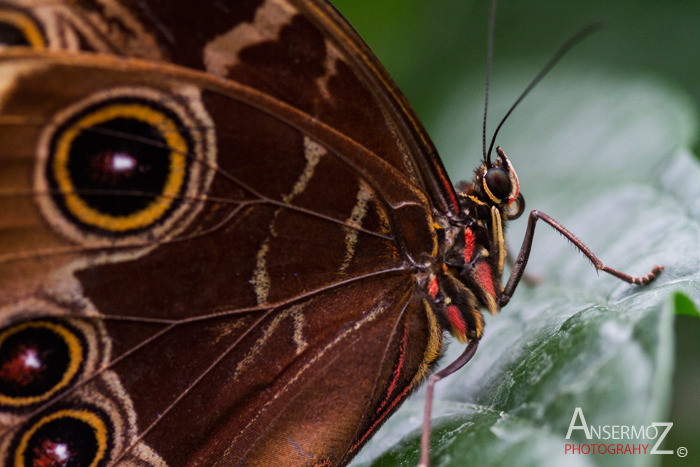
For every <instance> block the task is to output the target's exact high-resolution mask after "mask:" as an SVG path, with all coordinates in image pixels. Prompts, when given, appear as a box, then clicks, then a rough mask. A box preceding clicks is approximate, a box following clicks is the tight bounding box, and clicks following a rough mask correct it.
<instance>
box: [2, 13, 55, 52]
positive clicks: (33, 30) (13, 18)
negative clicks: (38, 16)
mask: <svg viewBox="0 0 700 467" xmlns="http://www.w3.org/2000/svg"><path fill="white" fill-rule="evenodd" d="M0 22H4V23H8V24H10V25H12V26H14V27H16V28H17V29H19V30H20V31H22V33H24V38H25V39H27V42H29V45H30V46H31V48H32V49H34V50H44V49H46V42H45V41H44V36H43V35H42V34H41V31H40V30H39V27H38V26H37V24H36V23H35V22H34V21H33V20H32V19H31V18H29V16H27V15H25V14H24V13H21V12H19V11H13V10H0ZM7 45H8V46H10V47H14V45H12V44H7ZM19 47H21V46H19Z"/></svg>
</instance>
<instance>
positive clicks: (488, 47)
mask: <svg viewBox="0 0 700 467" xmlns="http://www.w3.org/2000/svg"><path fill="white" fill-rule="evenodd" d="M497 3H498V1H497V0H493V1H492V2H491V13H490V16H489V32H488V39H487V45H486V92H485V96H484V122H483V124H482V126H481V151H482V152H483V153H484V162H485V163H486V165H487V166H488V167H491V158H490V157H488V156H487V155H486V115H487V114H488V111H489V84H490V82H491V65H492V64H493V31H494V28H495V24H496V4H497Z"/></svg>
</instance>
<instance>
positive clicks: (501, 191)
mask: <svg viewBox="0 0 700 467" xmlns="http://www.w3.org/2000/svg"><path fill="white" fill-rule="evenodd" d="M484 180H485V182H486V189H487V190H488V191H489V192H490V194H491V195H492V196H493V197H494V198H496V199H498V200H503V199H505V198H507V197H508V195H510V189H511V187H510V179H509V178H508V174H507V173H506V172H505V170H503V169H499V168H495V167H494V168H492V169H489V171H488V172H486V175H485V177H484Z"/></svg>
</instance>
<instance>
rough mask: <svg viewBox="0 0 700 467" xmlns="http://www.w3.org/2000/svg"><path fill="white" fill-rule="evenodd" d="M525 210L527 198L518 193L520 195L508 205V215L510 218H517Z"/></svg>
mask: <svg viewBox="0 0 700 467" xmlns="http://www.w3.org/2000/svg"><path fill="white" fill-rule="evenodd" d="M523 212H525V198H524V197H523V195H522V194H521V193H518V197H517V198H515V199H514V200H513V201H511V202H510V203H508V204H507V205H506V217H507V218H508V220H513V219H517V218H518V217H520V216H521V215H522V213H523Z"/></svg>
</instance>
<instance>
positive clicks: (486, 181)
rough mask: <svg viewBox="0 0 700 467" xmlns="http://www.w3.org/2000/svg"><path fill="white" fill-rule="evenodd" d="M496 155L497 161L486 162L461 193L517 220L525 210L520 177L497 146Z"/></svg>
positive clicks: (508, 217)
mask: <svg viewBox="0 0 700 467" xmlns="http://www.w3.org/2000/svg"><path fill="white" fill-rule="evenodd" d="M496 153H497V155H498V157H497V158H496V160H495V161H489V160H486V161H484V162H483V163H482V164H481V165H480V166H479V167H478V168H477V169H476V171H475V173H474V180H473V182H472V183H469V184H466V185H465V186H464V188H466V189H464V190H460V191H461V192H463V196H465V197H467V198H469V199H471V200H472V201H474V202H476V203H477V204H480V205H482V206H484V205H485V206H495V207H497V208H499V209H502V210H503V212H504V213H505V215H506V218H507V219H509V220H510V219H516V218H518V217H520V215H521V214H522V213H523V211H524V210H525V199H524V198H523V195H522V194H520V183H519V182H518V175H517V174H516V173H515V169H514V168H513V165H512V164H511V163H510V160H508V156H506V153H505V152H504V151H503V149H501V148H500V147H498V146H497V147H496ZM460 188H462V187H460Z"/></svg>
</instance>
